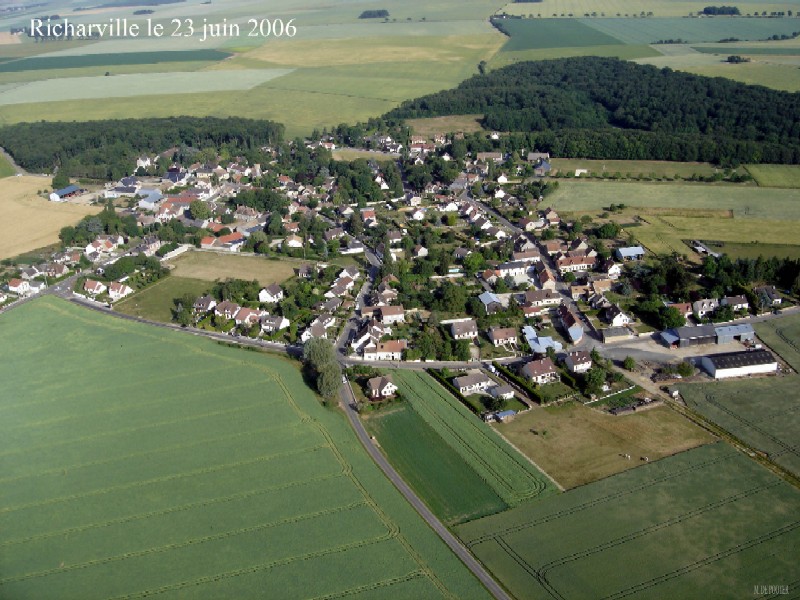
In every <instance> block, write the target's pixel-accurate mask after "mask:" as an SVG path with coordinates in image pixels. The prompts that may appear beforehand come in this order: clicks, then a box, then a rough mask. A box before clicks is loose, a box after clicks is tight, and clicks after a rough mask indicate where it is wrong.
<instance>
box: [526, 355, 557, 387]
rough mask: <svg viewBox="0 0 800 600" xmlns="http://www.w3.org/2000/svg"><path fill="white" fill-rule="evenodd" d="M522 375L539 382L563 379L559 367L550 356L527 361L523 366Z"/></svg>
mask: <svg viewBox="0 0 800 600" xmlns="http://www.w3.org/2000/svg"><path fill="white" fill-rule="evenodd" d="M522 375H523V376H525V377H527V378H528V379H530V380H531V381H532V382H534V383H538V384H543V383H550V382H552V381H559V380H560V379H561V377H560V376H559V374H558V369H557V368H556V366H555V365H554V364H553V361H552V360H550V359H549V358H542V359H539V360H532V361H531V362H529V363H527V364H526V365H525V366H524V367H522Z"/></svg>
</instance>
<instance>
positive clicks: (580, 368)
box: [564, 350, 592, 373]
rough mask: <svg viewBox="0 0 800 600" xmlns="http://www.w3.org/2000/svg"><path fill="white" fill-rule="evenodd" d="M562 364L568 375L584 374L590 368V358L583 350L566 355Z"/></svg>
mask: <svg viewBox="0 0 800 600" xmlns="http://www.w3.org/2000/svg"><path fill="white" fill-rule="evenodd" d="M564 364H566V365H567V368H568V369H569V370H570V373H585V372H586V371H588V370H589V369H591V368H592V357H591V355H590V354H589V353H588V352H586V351H585V350H575V351H573V352H568V353H567V357H566V358H565V359H564Z"/></svg>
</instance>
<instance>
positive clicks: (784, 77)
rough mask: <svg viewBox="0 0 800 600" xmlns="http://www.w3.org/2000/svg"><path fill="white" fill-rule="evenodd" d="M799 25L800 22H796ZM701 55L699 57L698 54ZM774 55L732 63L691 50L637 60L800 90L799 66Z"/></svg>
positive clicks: (745, 81)
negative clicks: (690, 51) (686, 53)
mask: <svg viewBox="0 0 800 600" xmlns="http://www.w3.org/2000/svg"><path fill="white" fill-rule="evenodd" d="M799 25H800V24H799ZM697 57H701V58H699V59H698V58H697ZM775 58H776V57H766V56H765V57H759V58H758V59H757V60H753V61H752V62H749V63H740V64H738V65H732V64H729V63H727V62H724V59H723V58H722V57H719V56H714V55H710V54H691V55H682V56H667V57H661V58H643V59H640V60H638V59H637V60H636V62H638V63H643V64H651V65H653V66H655V67H658V68H664V67H669V68H672V69H676V70H679V71H686V72H687V73H693V74H695V75H703V76H704V77H725V78H727V79H733V80H734V81H738V82H740V83H746V84H748V85H763V86H765V87H769V88H773V89H776V90H784V91H787V92H797V91H800V69H798V65H791V64H783V63H784V62H785V61H784V60H780V61H777V62H776V60H775Z"/></svg>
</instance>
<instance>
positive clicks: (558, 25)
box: [503, 19, 647, 52]
mask: <svg viewBox="0 0 800 600" xmlns="http://www.w3.org/2000/svg"><path fill="white" fill-rule="evenodd" d="M503 28H504V29H506V30H507V31H508V33H509V34H510V35H511V39H509V40H508V41H507V42H506V43H505V44H504V45H503V51H504V52H513V51H516V50H537V49H541V48H574V47H577V46H613V45H617V44H620V43H621V42H620V40H619V38H617V37H614V36H611V35H608V34H605V33H602V32H601V31H598V30H597V29H595V28H593V27H591V26H590V25H586V24H584V23H583V22H581V21H580V20H578V19H548V20H546V21H544V20H541V19H509V20H506V21H504V22H503ZM644 43H647V42H644Z"/></svg>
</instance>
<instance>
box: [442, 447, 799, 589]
mask: <svg viewBox="0 0 800 600" xmlns="http://www.w3.org/2000/svg"><path fill="white" fill-rule="evenodd" d="M799 501H800V492H798V490H797V489H796V488H794V487H792V486H791V485H790V484H788V483H786V482H784V481H783V480H781V479H779V478H777V477H776V476H774V475H773V474H771V473H770V472H769V471H767V470H766V469H764V468H762V467H761V466H759V465H758V464H757V463H755V462H753V461H751V460H750V459H748V458H747V457H746V456H745V455H743V454H741V453H739V452H736V451H735V450H733V449H732V448H731V447H729V446H727V445H725V444H722V443H717V444H710V445H707V446H703V447H701V448H697V449H694V450H691V451H688V452H684V453H682V454H678V455H677V456H674V457H670V458H666V459H664V460H660V461H658V462H656V463H650V464H647V465H643V466H642V467H640V468H638V469H634V470H631V471H627V472H625V473H621V474H619V475H615V476H614V477H609V478H607V479H604V480H603V481H599V482H596V483H593V484H590V485H586V486H582V487H580V488H578V489H575V490H571V491H568V492H566V493H564V494H561V495H559V496H558V497H551V498H544V499H542V500H541V501H540V502H536V503H527V504H524V505H522V506H519V507H517V508H515V509H512V510H509V511H506V512H504V513H501V514H499V515H495V516H491V517H487V518H485V519H480V520H478V521H473V522H471V523H467V524H465V525H461V526H460V527H458V528H457V532H458V534H459V536H460V537H461V538H462V539H463V540H464V541H465V543H466V544H467V546H468V547H469V548H470V549H471V550H472V552H473V553H475V555H476V556H477V557H478V558H479V559H480V560H481V561H482V562H483V563H484V564H485V565H486V566H487V567H488V568H489V570H490V571H491V572H492V573H493V574H494V575H495V577H497V578H498V579H499V580H500V581H501V582H503V584H504V585H505V586H506V587H507V589H508V590H509V591H510V592H511V593H512V594H513V595H514V596H515V597H517V598H570V599H578V600H580V599H583V598H586V599H592V600H593V599H596V598H623V597H635V598H653V599H655V598H691V597H696V596H697V594H698V590H702V595H703V596H704V597H709V598H738V597H743V596H745V595H748V596H750V595H752V593H753V590H754V588H755V586H757V585H763V584H762V583H761V582H763V581H773V580H774V581H786V582H787V584H788V585H789V586H790V589H792V590H794V589H795V588H794V587H792V586H794V585H796V584H794V583H790V582H794V581H795V580H796V579H797V566H796V564H795V563H796V561H795V555H796V548H797V545H798V543H800V519H798V515H797V506H798V502H799ZM784 585H786V584H784Z"/></svg>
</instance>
